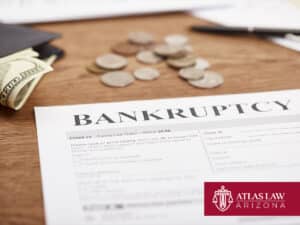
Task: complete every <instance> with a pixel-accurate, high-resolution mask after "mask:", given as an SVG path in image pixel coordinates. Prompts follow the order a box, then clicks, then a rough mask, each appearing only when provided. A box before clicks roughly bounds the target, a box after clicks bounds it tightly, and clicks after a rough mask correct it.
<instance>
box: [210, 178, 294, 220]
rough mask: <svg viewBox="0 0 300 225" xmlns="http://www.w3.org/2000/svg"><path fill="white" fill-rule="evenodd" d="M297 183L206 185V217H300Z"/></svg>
mask: <svg viewBox="0 0 300 225" xmlns="http://www.w3.org/2000/svg"><path fill="white" fill-rule="evenodd" d="M299 190H300V182H206V183H205V184H204V193H205V196H204V207H205V208H204V214H205V216H273V215H274V216H279V215H280V216H300V207H299V203H300V195H299Z"/></svg>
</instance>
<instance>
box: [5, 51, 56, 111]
mask: <svg viewBox="0 0 300 225" xmlns="http://www.w3.org/2000/svg"><path fill="white" fill-rule="evenodd" d="M37 56H38V53H37V52H35V51H34V50H32V49H26V50H24V51H21V52H18V53H16V54H12V55H10V56H7V57H4V58H0V104H1V105H2V106H5V107H9V108H11V109H14V110H19V109H21V108H22V107H23V106H24V104H25V103H26V101H27V100H28V98H29V97H30V96H31V94H32V92H33V90H34V89H35V87H36V86H37V85H38V83H39V81H40V80H41V79H42V78H43V76H44V75H45V74H46V73H48V72H50V71H52V67H51V66H50V64H49V63H47V62H44V61H42V60H40V59H38V58H36V57H37ZM51 62H52V61H51Z"/></svg>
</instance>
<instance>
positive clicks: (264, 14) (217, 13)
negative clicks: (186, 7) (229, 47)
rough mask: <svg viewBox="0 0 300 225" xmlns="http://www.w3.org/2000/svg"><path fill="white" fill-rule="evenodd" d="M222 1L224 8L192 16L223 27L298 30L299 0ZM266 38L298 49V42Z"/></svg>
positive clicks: (299, 16)
mask: <svg viewBox="0 0 300 225" xmlns="http://www.w3.org/2000/svg"><path fill="white" fill-rule="evenodd" d="M226 3H227V4H228V7H223V8H215V9H211V10H199V11H194V12H193V15H195V16H197V17H201V18H204V19H207V20H210V21H213V22H216V23H219V24H222V25H225V26H238V27H239V26H242V27H263V28H264V27H267V28H282V29H284V28H286V29H300V1H299V0H264V1H259V0H228V1H227V2H226ZM230 5H231V6H230ZM270 40H271V41H273V42H274V43H277V44H279V45H282V46H284V47H287V48H290V49H293V50H296V51H300V42H299V41H294V40H289V39H286V38H278V37H270Z"/></svg>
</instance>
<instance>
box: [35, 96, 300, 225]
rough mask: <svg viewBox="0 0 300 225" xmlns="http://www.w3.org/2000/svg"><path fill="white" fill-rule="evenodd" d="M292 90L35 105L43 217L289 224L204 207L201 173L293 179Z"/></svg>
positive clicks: (299, 137) (139, 224) (142, 223)
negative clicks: (209, 212)
mask: <svg viewBox="0 0 300 225" xmlns="http://www.w3.org/2000/svg"><path fill="white" fill-rule="evenodd" d="M299 99H300V90H289V91H277V92H265V93H252V94H240V95H223V96H212V97H192V98H177V99H163V100H149V101H131V102H120V103H99V104H87V105H74V106H57V107H36V108H35V115H36V124H37V130H38V142H39V153H40V161H41V170H42V181H43V192H44V203H45V210H46V219H47V224H48V225H71V224H72V225H83V224H84V225H96V224H98V225H121V224H122V225H199V224H204V225H216V224H222V225H227V224H228V225H243V224H245V225H254V224H259V225H260V224H264V225H290V224H296V223H300V218H299V217H284V218H282V217H268V218H265V217H262V218H260V217H225V218H224V217H204V215H203V182H205V181H252V180H255V181H299V180H300V174H299V169H300V152H299V146H300V100H299Z"/></svg>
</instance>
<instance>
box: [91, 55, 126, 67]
mask: <svg viewBox="0 0 300 225" xmlns="http://www.w3.org/2000/svg"><path fill="white" fill-rule="evenodd" d="M96 64H97V66H99V67H101V68H103V69H108V70H118V69H121V68H124V67H125V66H127V64H128V61H127V59H126V58H125V57H123V56H120V55H117V54H107V55H103V56H99V57H97V58H96Z"/></svg>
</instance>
